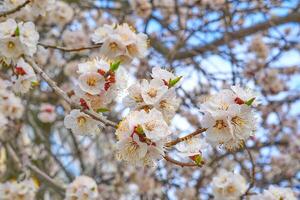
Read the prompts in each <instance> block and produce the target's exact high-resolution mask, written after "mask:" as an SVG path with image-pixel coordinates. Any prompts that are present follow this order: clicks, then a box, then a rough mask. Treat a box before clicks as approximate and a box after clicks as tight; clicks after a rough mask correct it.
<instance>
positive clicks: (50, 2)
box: [27, 0, 56, 16]
mask: <svg viewBox="0 0 300 200" xmlns="http://www.w3.org/2000/svg"><path fill="white" fill-rule="evenodd" d="M55 4H56V0H32V1H31V3H30V4H29V6H28V7H27V8H28V11H29V12H30V13H31V14H33V15H34V16H38V15H42V16H45V15H46V13H47V12H48V11H50V10H52V9H53V8H54V6H55Z"/></svg>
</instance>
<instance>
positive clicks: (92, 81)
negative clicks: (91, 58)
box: [86, 77, 97, 86]
mask: <svg viewBox="0 0 300 200" xmlns="http://www.w3.org/2000/svg"><path fill="white" fill-rule="evenodd" d="M86 83H87V84H88V85H89V86H96V83H97V79H96V78H95V77H90V78H88V79H87V81H86Z"/></svg>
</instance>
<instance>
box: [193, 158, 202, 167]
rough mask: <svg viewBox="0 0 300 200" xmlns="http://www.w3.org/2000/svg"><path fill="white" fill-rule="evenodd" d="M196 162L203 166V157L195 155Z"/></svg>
mask: <svg viewBox="0 0 300 200" xmlns="http://www.w3.org/2000/svg"><path fill="white" fill-rule="evenodd" d="M194 161H195V163H196V164H197V165H198V166H202V164H203V158H202V156H201V155H195V156H194Z"/></svg>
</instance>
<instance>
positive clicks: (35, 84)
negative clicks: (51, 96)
mask: <svg viewBox="0 0 300 200" xmlns="http://www.w3.org/2000/svg"><path fill="white" fill-rule="evenodd" d="M38 85H39V82H38V81H32V82H31V86H33V87H35V86H38Z"/></svg>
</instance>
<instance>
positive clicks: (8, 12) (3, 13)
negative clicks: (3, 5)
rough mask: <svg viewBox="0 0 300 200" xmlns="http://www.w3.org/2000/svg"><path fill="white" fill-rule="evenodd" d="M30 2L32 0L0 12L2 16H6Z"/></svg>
mask: <svg viewBox="0 0 300 200" xmlns="http://www.w3.org/2000/svg"><path fill="white" fill-rule="evenodd" d="M29 3H30V0H27V1H25V2H24V3H22V4H21V5H18V6H17V7H15V8H13V9H11V10H7V11H3V12H0V17H5V16H7V15H10V14H13V13H15V12H17V11H19V10H21V9H22V8H23V7H25V6H26V5H27V4H29Z"/></svg>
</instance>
